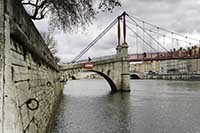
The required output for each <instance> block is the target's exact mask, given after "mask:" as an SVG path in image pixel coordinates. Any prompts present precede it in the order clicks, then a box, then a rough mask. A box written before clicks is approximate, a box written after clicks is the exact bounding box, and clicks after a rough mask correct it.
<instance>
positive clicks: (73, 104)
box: [52, 80, 200, 133]
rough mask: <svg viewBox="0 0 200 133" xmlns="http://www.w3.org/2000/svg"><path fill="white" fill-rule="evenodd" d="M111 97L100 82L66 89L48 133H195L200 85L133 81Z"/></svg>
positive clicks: (199, 126) (197, 131)
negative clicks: (129, 86)
mask: <svg viewBox="0 0 200 133" xmlns="http://www.w3.org/2000/svg"><path fill="white" fill-rule="evenodd" d="M131 88H132V89H131V93H116V94H110V87H109V85H108V84H107V83H106V81H104V80H76V81H70V82H68V83H67V85H66V86H65V90H64V95H63V99H62V101H61V104H60V106H59V108H58V113H57V115H56V119H55V125H54V127H53V129H52V133H80V132H81V133H200V82H199V81H193V82H192V81H164V80H159V81H156V80H132V81H131Z"/></svg>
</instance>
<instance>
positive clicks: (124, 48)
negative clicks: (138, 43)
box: [114, 43, 130, 92]
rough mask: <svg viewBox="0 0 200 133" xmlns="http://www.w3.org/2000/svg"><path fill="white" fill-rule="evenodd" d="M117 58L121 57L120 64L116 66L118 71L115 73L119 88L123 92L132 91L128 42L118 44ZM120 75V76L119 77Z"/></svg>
mask: <svg viewBox="0 0 200 133" xmlns="http://www.w3.org/2000/svg"><path fill="white" fill-rule="evenodd" d="M116 50H117V55H116V56H117V58H118V59H119V63H120V64H118V66H117V67H116V68H117V69H116V71H117V72H116V73H115V74H117V73H118V75H115V74H114V79H115V77H117V78H118V81H116V87H117V90H119V91H122V92H129V91H130V73H129V62H128V45H127V43H123V44H122V45H118V46H117V48H116ZM118 76H120V77H118ZM119 79H120V80H119Z"/></svg>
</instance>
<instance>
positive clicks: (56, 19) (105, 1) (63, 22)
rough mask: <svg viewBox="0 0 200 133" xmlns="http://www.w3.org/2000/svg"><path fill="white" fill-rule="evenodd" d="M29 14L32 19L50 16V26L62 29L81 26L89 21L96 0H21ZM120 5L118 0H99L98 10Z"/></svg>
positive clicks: (110, 9)
mask: <svg viewBox="0 0 200 133" xmlns="http://www.w3.org/2000/svg"><path fill="white" fill-rule="evenodd" d="M21 1H22V4H23V5H24V6H25V8H26V9H28V10H27V12H28V14H29V16H30V17H31V18H32V19H33V20H40V19H43V18H44V17H45V16H46V15H47V14H49V17H50V26H51V27H52V28H53V27H57V28H59V29H62V30H64V31H66V30H71V29H72V27H74V26H82V25H85V24H88V23H90V22H91V19H92V18H94V16H95V14H96V11H95V9H94V5H95V3H94V2H96V1H97V0H21ZM116 6H121V4H120V2H119V1H118V0H99V2H98V10H101V11H112V10H113V8H114V7H116Z"/></svg>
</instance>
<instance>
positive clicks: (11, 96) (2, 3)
mask: <svg viewBox="0 0 200 133" xmlns="http://www.w3.org/2000/svg"><path fill="white" fill-rule="evenodd" d="M62 91H63V83H62V82H60V73H59V69H58V65H57V63H56V62H55V59H54V57H53V56H52V54H51V53H50V51H49V49H48V48H47V46H46V45H45V43H44V41H43V39H42V37H41V35H40V34H39V32H38V30H37V29H36V28H35V26H34V24H33V22H32V21H31V19H30V18H29V16H28V15H27V13H26V11H25V10H24V8H23V6H22V5H21V3H20V0H0V132H1V133H45V132H49V131H48V130H49V129H50V125H51V123H52V120H53V116H54V113H55V110H56V107H57V105H58V103H59V100H60V98H61V96H62Z"/></svg>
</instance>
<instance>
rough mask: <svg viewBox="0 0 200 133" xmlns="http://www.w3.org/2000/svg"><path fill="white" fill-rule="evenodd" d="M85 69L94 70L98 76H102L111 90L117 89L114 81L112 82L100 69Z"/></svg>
mask: <svg viewBox="0 0 200 133" xmlns="http://www.w3.org/2000/svg"><path fill="white" fill-rule="evenodd" d="M87 71H89V72H95V73H97V74H99V75H100V76H102V77H103V78H104V79H105V80H106V81H107V82H108V83H109V85H110V87H111V91H112V92H115V91H117V87H116V85H115V83H114V82H113V80H112V79H111V78H110V77H109V76H107V75H106V74H104V73H102V72H100V71H96V70H87Z"/></svg>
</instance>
